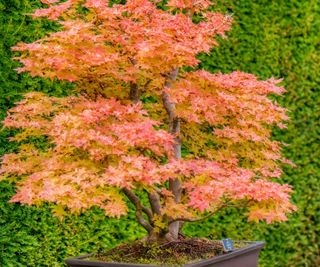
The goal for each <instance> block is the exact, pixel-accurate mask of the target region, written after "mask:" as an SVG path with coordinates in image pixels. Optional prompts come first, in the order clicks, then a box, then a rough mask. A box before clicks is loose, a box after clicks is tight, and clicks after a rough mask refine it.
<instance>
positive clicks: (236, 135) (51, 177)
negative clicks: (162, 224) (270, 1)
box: [1, 0, 295, 223]
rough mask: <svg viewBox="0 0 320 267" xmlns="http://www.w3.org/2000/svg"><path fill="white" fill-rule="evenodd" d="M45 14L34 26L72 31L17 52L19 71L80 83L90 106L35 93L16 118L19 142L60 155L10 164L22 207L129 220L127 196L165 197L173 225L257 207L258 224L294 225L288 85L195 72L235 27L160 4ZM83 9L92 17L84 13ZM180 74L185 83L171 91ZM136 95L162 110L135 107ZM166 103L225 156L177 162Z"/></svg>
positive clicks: (174, 1)
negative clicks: (45, 23)
mask: <svg viewBox="0 0 320 267" xmlns="http://www.w3.org/2000/svg"><path fill="white" fill-rule="evenodd" d="M43 3H44V4H46V5H48V6H47V7H46V8H43V9H38V10H36V11H35V12H34V14H33V16H34V17H46V18H47V19H51V20H56V21H57V22H58V23H60V24H61V26H62V29H61V31H59V32H56V33H51V34H48V36H46V37H45V38H43V39H41V40H38V41H36V42H34V43H31V44H26V43H19V44H18V45H16V46H15V47H14V48H13V49H14V50H15V51H19V52H20V53H21V55H20V56H19V57H17V59H19V60H20V62H22V63H23V66H22V67H20V68H19V69H18V71H19V72H29V73H30V74H31V75H32V76H41V77H45V78H51V79H53V78H58V79H60V80H68V81H71V82H76V84H77V85H78V87H79V88H81V92H82V94H81V95H79V96H70V97H66V98H55V97H48V96H46V95H44V94H41V93H29V94H27V95H26V96H25V99H24V100H23V101H21V102H19V103H18V105H17V106H16V107H14V108H13V109H11V110H10V111H9V114H8V117H7V118H6V119H5V120H4V126H5V127H10V128H19V129H21V132H20V133H19V134H18V135H17V136H16V137H15V139H16V140H17V141H21V140H23V139H26V140H28V138H29V137H30V136H46V137H47V139H48V142H49V143H50V144H51V146H50V147H49V148H48V149H47V150H39V149H37V148H35V147H33V146H32V145H22V146H21V149H20V151H19V152H18V153H15V154H7V155H5V156H4V157H3V159H2V168H1V172H2V173H6V174H7V175H18V176H22V178H21V181H20V182H19V184H18V192H17V194H16V195H15V196H14V197H13V198H12V201H14V202H21V203H26V204H35V203H39V202H41V201H51V202H55V203H58V204H59V205H64V206H67V207H68V208H69V209H70V210H71V211H74V212H79V211H83V210H85V209H88V208H90V207H92V206H98V207H100V208H102V209H104V210H105V212H106V214H107V215H108V216H117V217H119V216H120V215H122V214H125V213H126V210H127V207H126V204H125V201H124V200H123V195H122V191H121V190H122V189H130V190H132V189H133V190H146V191H148V192H150V193H154V192H157V193H158V194H159V196H160V198H161V199H160V203H161V205H162V211H161V216H163V218H165V217H169V218H172V219H173V220H174V219H176V218H177V217H179V216H180V217H181V216H182V217H183V218H182V219H192V218H195V217H197V216H200V215H201V214H202V213H203V212H212V211H215V210H216V209H218V208H219V207H223V206H224V205H226V204H232V205H237V204H238V203H241V204H243V203H245V204H246V205H247V207H248V213H249V214H248V216H249V219H250V220H262V219H266V221H267V222H268V223H269V222H272V221H283V220H286V213H289V212H291V211H293V210H294V209H295V207H294V205H292V204H291V203H290V200H289V193H290V192H291V189H290V186H289V185H280V184H278V183H276V182H273V181H272V180H271V179H272V178H273V177H279V176H280V175H281V168H280V164H281V163H287V162H288V161H287V160H286V159H284V158H282V156H281V154H280V152H281V146H280V143H279V142H276V141H272V140H271V138H270V137H271V130H272V127H273V126H274V125H277V126H278V127H280V128H284V127H285V125H284V124H283V122H284V121H285V120H287V119H288V118H287V116H286V110H285V109H284V108H282V107H280V106H278V104H277V103H276V102H274V101H271V100H270V99H269V98H268V96H269V95H270V94H278V95H280V94H282V93H283V92H284V91H285V90H284V89H283V88H282V87H279V86H277V84H278V83H279V82H280V81H279V80H275V79H269V80H266V81H260V80H258V79H257V78H256V77H255V76H254V75H252V74H246V73H242V72H238V71H236V72H233V73H230V74H220V73H218V74H211V73H208V72H206V71H203V70H198V71H190V72H186V71H184V68H183V67H185V66H189V67H196V66H197V65H198V62H199V61H198V60H197V58H196V55H197V54H199V53H200V52H205V53H208V52H209V51H210V49H211V48H212V47H213V46H216V45H217V42H216V41H215V37H216V35H218V34H219V35H222V36H224V33H225V31H227V30H229V28H230V25H231V20H230V17H228V16H224V15H222V14H219V13H213V12H209V11H208V10H207V8H208V7H209V2H208V1H206V0H201V1H193V0H190V1H178V0H171V1H169V3H168V6H169V7H171V8H170V9H169V10H168V11H164V10H161V9H159V8H157V5H156V3H153V2H151V1H148V0H129V1H127V3H126V4H124V5H113V6H112V7H110V6H109V4H108V2H107V1H104V0H87V1H80V0H68V1H66V2H60V1H57V0H44V1H43ZM80 5H83V7H85V8H86V9H87V10H86V12H84V13H79V12H78V10H79V9H78V7H79V6H80ZM173 9H174V10H175V12H172V10H173ZM179 10H180V11H179ZM195 13H198V14H199V13H201V14H202V20H201V21H200V22H199V23H194V22H193V20H192V14H195ZM174 69H180V73H179V75H178V77H177V79H176V80H175V81H171V82H170V85H168V84H167V80H168V75H169V73H170V72H171V71H172V70H174ZM113 83H114V86H113ZM132 85H135V86H136V87H137V88H138V90H139V92H140V95H141V94H146V95H148V96H150V95H151V96H154V98H155V99H156V100H155V102H156V103H151V104H150V103H149V104H142V103H141V102H139V103H137V104H132V103H130V101H129V100H128V99H129V96H128V94H129V93H128V90H129V88H130V86H132ZM107 87H108V88H109V89H108V90H106V88H107ZM163 93H166V94H168V96H169V97H170V100H171V101H172V103H173V104H174V112H175V116H176V117H178V118H179V119H180V120H181V123H182V125H183V126H182V130H183V131H184V132H182V133H181V136H182V137H185V136H188V135H189V136H197V137H196V138H199V139H201V138H202V136H203V135H201V134H200V130H199V129H201V127H202V126H206V127H207V126H209V127H211V129H212V132H211V133H210V134H209V136H208V135H207V136H206V137H205V138H207V139H206V140H207V141H208V140H212V141H213V142H214V143H215V146H214V147H213V148H212V147H211V148H208V149H207V151H206V153H197V152H195V153H193V151H192V149H191V153H190V154H189V155H188V157H187V158H182V159H177V158H175V157H174V156H173V154H174V153H173V150H174V144H175V142H176V138H177V137H181V136H176V134H172V133H170V132H168V131H166V130H164V129H165V128H166V127H167V124H168V120H167V119H166V118H165V117H164V116H163V112H162V113H161V110H160V111H159V107H161V105H160V96H161V95H162V94H163ZM161 108H162V109H163V110H164V108H163V107H161ZM147 110H148V112H147ZM155 111H156V112H155ZM194 125H198V126H199V125H200V127H195V126H194ZM197 133H199V134H197ZM182 139H183V138H182ZM182 141H183V140H182ZM193 141H194V146H197V143H198V141H197V140H193ZM201 142H202V141H201V140H199V144H202V143H201ZM195 151H196V150H195ZM169 179H178V180H180V181H181V184H182V185H181V186H182V190H183V194H182V197H181V201H180V203H177V202H176V201H173V194H172V193H171V192H170V191H169V190H168V188H167V187H166V185H167V183H166V182H167V181H168V180H169ZM178 215H179V216H178ZM154 218H159V214H157V215H155V216H154ZM180 219H181V218H180ZM161 220H162V221H163V220H164V219H161ZM150 223H153V222H150Z"/></svg>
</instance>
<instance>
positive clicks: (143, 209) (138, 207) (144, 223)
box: [122, 188, 153, 232]
mask: <svg viewBox="0 0 320 267" xmlns="http://www.w3.org/2000/svg"><path fill="white" fill-rule="evenodd" d="M122 191H123V192H124V194H125V195H126V196H127V197H128V199H129V200H130V201H131V202H132V203H133V204H134V206H135V207H136V216H137V219H138V221H139V223H140V224H141V225H142V226H143V227H144V228H145V229H146V230H147V231H148V232H150V231H152V230H153V227H152V219H153V214H152V211H151V210H150V209H149V208H147V207H146V206H144V205H142V203H141V201H140V199H139V198H138V196H137V195H136V194H135V193H133V192H132V191H130V190H129V189H127V188H123V189H122ZM142 212H144V213H145V214H146V215H147V216H148V219H149V222H148V221H146V220H145V219H144V218H143V216H142Z"/></svg>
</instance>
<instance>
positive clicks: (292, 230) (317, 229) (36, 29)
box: [0, 0, 320, 267]
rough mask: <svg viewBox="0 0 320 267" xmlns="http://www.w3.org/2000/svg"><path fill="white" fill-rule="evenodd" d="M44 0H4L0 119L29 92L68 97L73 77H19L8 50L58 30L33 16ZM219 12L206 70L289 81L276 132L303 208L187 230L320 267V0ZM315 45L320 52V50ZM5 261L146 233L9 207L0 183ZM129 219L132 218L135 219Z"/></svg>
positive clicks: (228, 6)
mask: <svg viewBox="0 0 320 267" xmlns="http://www.w3.org/2000/svg"><path fill="white" fill-rule="evenodd" d="M39 3H40V1H39V0H0V10H1V16H0V23H1V24H0V36H1V37H2V38H1V39H2V40H3V41H2V43H1V46H0V93H1V94H0V119H3V118H4V116H5V114H6V110H7V109H8V108H10V107H11V106H13V103H14V102H15V101H17V100H18V99H20V98H21V94H22V93H23V92H27V91H33V90H36V91H43V92H46V93H48V94H51V95H65V94H66V93H67V91H68V89H69V88H71V86H70V85H69V84H67V83H61V82H51V81H48V80H43V79H38V78H33V79H32V78H30V76H29V75H28V74H22V75H17V74H16V73H15V72H14V70H13V69H14V68H16V67H17V63H16V62H13V61H12V60H11V57H12V53H11V51H10V47H11V46H13V45H14V44H16V43H17V42H18V41H28V42H29V41H32V40H35V39H38V38H39V37H40V36H43V35H44V34H45V32H47V31H48V30H54V29H55V26H54V25H53V24H52V23H49V22H44V21H32V19H31V18H30V17H28V16H26V15H25V14H26V13H30V12H31V10H32V9H34V8H35V7H38V6H40V4H39ZM215 10H221V11H223V12H229V13H233V14H234V20H235V23H234V26H233V30H232V31H231V32H230V34H229V38H228V40H220V43H221V46H220V47H219V48H215V49H214V50H213V51H212V53H211V54H210V55H201V56H200V58H201V60H202V62H203V63H202V67H203V68H205V69H207V70H210V71H213V72H216V71H222V72H230V71H233V70H237V69H239V70H242V71H246V72H251V73H255V74H257V75H259V76H260V77H261V78H268V77H270V76H275V77H283V78H284V79H285V80H284V85H285V87H286V88H287V89H288V93H287V94H286V95H285V96H284V97H282V98H280V99H278V101H279V102H281V103H282V104H283V105H284V106H286V107H288V108H289V109H290V110H291V114H290V117H291V122H290V124H289V126H288V129H287V130H286V131H279V130H276V131H275V138H277V139H278V140H282V141H284V142H286V143H289V144H290V146H289V147H287V148H286V149H285V151H284V152H285V154H286V156H287V157H288V158H289V159H291V160H293V161H294V162H295V163H296V164H297V165H298V167H297V168H295V169H289V168H288V169H287V170H285V171H286V174H285V175H284V176H283V178H282V180H283V181H284V182H288V183H290V184H292V185H293V186H294V188H295V195H294V202H295V203H296V204H297V206H298V208H299V211H298V212H297V213H295V214H294V215H292V216H291V217H290V221H289V222H286V223H282V224H274V225H266V224H264V223H262V224H259V225H256V224H253V223H247V222H246V219H245V217H244V216H239V213H238V212H236V211H233V210H226V211H224V212H222V213H220V214H219V215H216V216H214V217H213V218H211V219H210V220H208V221H207V222H203V223H202V224H189V225H186V227H185V232H186V233H187V234H192V235H196V236H200V235H201V236H211V237H214V238H221V237H231V238H233V239H252V240H266V242H267V246H266V248H265V250H264V251H263V252H262V254H261V261H260V266H262V267H264V266H265V267H267V266H274V267H289V266H290V267H292V266H295V267H299V266H304V267H316V266H320V253H319V251H320V248H319V246H320V208H319V207H320V194H319V183H320V149H319V143H320V142H319V136H320V121H319V115H320V85H319V84H320V71H319V70H320V52H319V45H320V41H319V40H320V39H319V32H320V23H319V21H320V3H319V1H317V0H309V1H299V0H290V1H277V0H272V1H270V0H269V1H267V0H259V1H247V0H238V1H234V0H220V1H216V4H215ZM317 49H318V51H317ZM10 134H11V133H10V132H9V131H2V132H0V155H2V154H4V153H7V152H9V151H13V150H14V149H15V145H14V144H12V143H8V140H7V138H8V137H9V136H10ZM0 192H1V194H0V266H4V267H11V266H12V267H16V266H23V267H24V266H36V267H38V266H49V267H52V266H63V264H62V262H63V259H64V258H65V257H67V256H72V255H77V254H79V253H85V252H89V251H92V250H95V249H104V248H107V247H110V246H113V245H115V244H116V243H118V242H122V241H123V240H128V239H130V240H132V239H134V238H136V237H141V236H142V235H143V233H144V231H143V229H141V228H140V227H138V226H137V224H136V223H135V222H134V220H132V219H133V217H134V215H133V214H132V213H130V214H129V218H128V220H120V221H117V220H114V219H105V218H104V215H103V213H102V212H101V211H99V210H91V211H90V212H88V213H86V214H84V215H81V216H78V217H74V216H68V217H67V218H65V219H64V220H63V221H60V220H59V219H57V218H55V217H54V216H52V214H51V207H50V206H49V205H47V206H44V207H38V208H36V207H31V208H30V207H25V206H20V205H17V204H10V203H7V200H8V199H9V198H10V196H12V194H13V193H14V186H13V185H12V184H11V183H9V182H8V181H2V182H0ZM130 219H131V220H130Z"/></svg>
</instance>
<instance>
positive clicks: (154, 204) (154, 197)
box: [148, 192, 161, 215]
mask: <svg viewBox="0 0 320 267" xmlns="http://www.w3.org/2000/svg"><path fill="white" fill-rule="evenodd" d="M148 198H149V202H150V205H151V209H152V211H153V213H154V214H157V215H161V204H160V197H159V194H158V193H157V192H154V193H149V192H148Z"/></svg>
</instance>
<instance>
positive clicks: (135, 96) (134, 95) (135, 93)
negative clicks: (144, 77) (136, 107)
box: [129, 82, 139, 104]
mask: <svg viewBox="0 0 320 267" xmlns="http://www.w3.org/2000/svg"><path fill="white" fill-rule="evenodd" d="M129 97H130V100H132V102H133V103H134V104H137V103H138V102H139V90H138V85H137V84H136V83H134V82H130V93H129Z"/></svg>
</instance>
